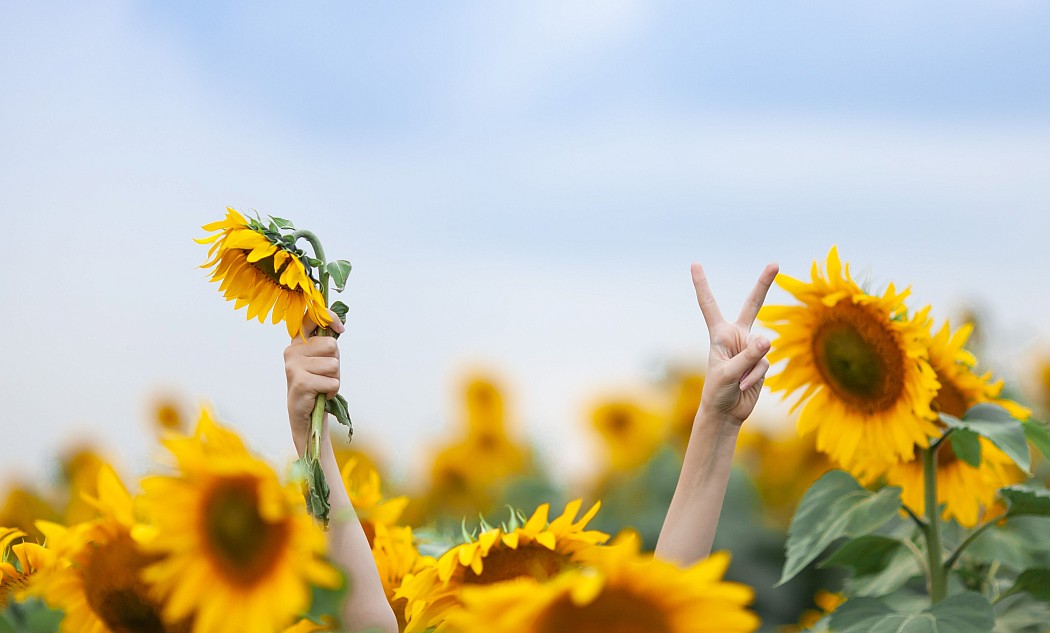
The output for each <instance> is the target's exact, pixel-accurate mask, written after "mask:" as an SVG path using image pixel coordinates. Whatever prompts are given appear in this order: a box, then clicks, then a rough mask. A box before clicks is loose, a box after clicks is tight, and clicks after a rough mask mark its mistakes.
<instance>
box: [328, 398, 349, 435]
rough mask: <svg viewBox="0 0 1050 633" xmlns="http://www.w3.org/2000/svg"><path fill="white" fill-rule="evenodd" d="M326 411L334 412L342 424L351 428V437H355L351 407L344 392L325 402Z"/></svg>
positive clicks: (333, 414) (334, 415)
mask: <svg viewBox="0 0 1050 633" xmlns="http://www.w3.org/2000/svg"><path fill="white" fill-rule="evenodd" d="M324 408H325V411H327V412H328V413H330V414H332V416H333V417H335V419H336V420H338V421H339V423H340V424H342V425H344V426H346V427H347V428H348V429H349V432H348V433H349V439H350V440H352V439H354V424H353V422H351V421H350V408H349V406H348V405H347V402H346V398H344V397H343V396H342V394H338V393H337V394H335V397H334V398H330V399H329V400H327V401H326V402H325V403H324Z"/></svg>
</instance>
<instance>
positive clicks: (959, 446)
mask: <svg viewBox="0 0 1050 633" xmlns="http://www.w3.org/2000/svg"><path fill="white" fill-rule="evenodd" d="M978 438H979V436H978V435H977V434H976V433H974V432H973V431H970V430H967V429H955V430H954V431H952V434H951V436H950V437H949V438H948V441H949V442H951V444H952V452H953V453H955V456H956V457H958V458H959V459H961V460H963V461H964V462H966V463H967V464H969V465H971V466H973V467H974V468H977V467H978V466H980V465H981V441H980V439H978Z"/></svg>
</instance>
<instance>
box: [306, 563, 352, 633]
mask: <svg viewBox="0 0 1050 633" xmlns="http://www.w3.org/2000/svg"><path fill="white" fill-rule="evenodd" d="M349 593H350V583H349V582H348V579H347V576H346V574H345V573H343V572H342V571H340V572H339V586H337V587H333V588H331V589H329V588H325V587H312V588H311V591H310V610H309V611H307V612H306V613H305V614H303V617H304V618H306V619H308V620H310V621H311V622H313V623H315V624H323V623H324V619H325V618H330V619H332V620H334V621H335V624H336V628H337V629H338V628H342V626H343V619H342V616H343V603H344V602H346V596H347V595H348V594H349Z"/></svg>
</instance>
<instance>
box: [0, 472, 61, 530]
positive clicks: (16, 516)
mask: <svg viewBox="0 0 1050 633" xmlns="http://www.w3.org/2000/svg"><path fill="white" fill-rule="evenodd" d="M61 516H62V514H61V513H60V512H59V511H58V510H56V509H55V507H54V506H53V505H52V504H51V502H50V501H49V500H47V499H45V498H44V497H43V496H42V495H41V494H40V493H38V492H37V491H35V490H34V489H33V488H32V487H30V486H28V485H23V484H17V483H16V484H14V485H12V486H11V487H10V488H9V489H8V491H7V495H6V497H5V498H4V502H3V504H0V525H4V526H8V527H15V528H18V529H20V530H22V531H23V532H25V533H26V534H28V535H29V538H30V539H31V540H33V541H41V540H43V537H44V535H43V534H42V533H41V532H40V530H38V529H37V527H36V522H37V521H59V520H61Z"/></svg>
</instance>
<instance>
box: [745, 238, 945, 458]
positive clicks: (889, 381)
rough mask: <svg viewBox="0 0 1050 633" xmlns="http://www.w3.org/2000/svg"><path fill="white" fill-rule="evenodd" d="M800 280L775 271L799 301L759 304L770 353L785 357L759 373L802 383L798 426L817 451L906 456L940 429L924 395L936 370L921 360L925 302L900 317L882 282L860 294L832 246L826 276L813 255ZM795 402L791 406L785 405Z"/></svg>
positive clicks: (773, 358) (894, 295) (780, 385)
mask: <svg viewBox="0 0 1050 633" xmlns="http://www.w3.org/2000/svg"><path fill="white" fill-rule="evenodd" d="M811 277H812V280H811V282H810V283H805V282H803V281H799V280H796V279H792V278H791V277H788V276H786V275H783V274H781V275H777V283H778V284H779V285H780V287H782V288H784V289H785V290H787V291H788V292H790V293H791V294H792V295H794V296H795V298H796V299H798V300H799V301H801V302H802V305H799V306H765V307H763V308H762V311H761V312H760V313H759V317H760V318H761V319H762V320H763V321H764V322H765V324H766V325H767V326H768V327H770V328H771V329H772V330H774V331H775V332H776V333H777V335H778V336H777V338H776V340H775V341H774V342H773V349H772V351H770V353H769V356H768V358H769V362H771V363H776V362H778V361H781V360H786V361H787V363H786V365H785V366H784V368H783V369H782V370H781V371H780V372H779V373H777V374H776V375H773V376H770V377H769V378H767V379H766V385H767V386H769V388H770V389H771V390H773V391H784V392H785V393H784V397H785V398H786V397H787V396H789V395H790V394H792V393H794V392H795V391H797V390H799V389H801V390H803V391H802V395H801V396H800V397H799V399H798V401H797V402H796V404H795V405H794V406H795V407H798V406H799V405H802V404H805V406H804V408H803V409H802V413H801V415H800V417H799V421H798V430H799V433H801V434H803V435H804V434H808V433H812V432H815V433H816V437H817V440H816V443H817V450H819V451H821V452H823V453H827V454H828V455H830V456H831V458H832V459H833V460H835V461H836V462H837V463H839V464H841V465H842V466H843V467H845V468H847V469H854V468H855V467H856V465H857V464H858V462H859V461H861V460H866V459H873V460H877V461H882V462H887V463H888V462H897V461H907V460H910V459H912V458H913V449H914V447H915V446H920V447H926V446H928V445H929V439H928V438H929V437H931V436H937V435H940V430H939V429H938V428H937V425H936V424H935V423H934V420H935V418H936V414H935V413H934V411H933V409H932V408H931V406H930V404H931V403H932V402H933V398H934V396H935V395H936V393H937V387H938V385H937V379H936V377H935V375H934V372H933V369H932V368H931V367H930V364H929V362H928V360H927V345H928V340H929V330H928V327H927V316H926V311H923V312H920V313H918V314H915V315H914V316H912V317H909V316H908V314H907V310H906V308H905V305H904V299H905V298H906V297H907V296H908V294H909V291H908V290H903V291H901V292H897V290H896V289H895V288H894V286H893V284H890V285H889V287H888V288H887V289H886V292H885V293H884V294H883V295H882V296H878V295H872V294H868V293H867V292H865V291H864V290H862V289H861V288H860V287H859V286H858V285H857V283H856V282H854V281H853V279H852V278H851V276H850V272H849V265H848V264H847V265H846V266H845V267H843V265H842V262H841V261H840V259H839V255H838V250H837V248H835V247H832V248H831V251H830V252H829V253H828V260H827V276H826V277H825V276H824V275H823V274H822V273H821V271H820V269H819V267H818V265H817V263H816V262H813V268H812V272H811ZM793 408H794V407H793Z"/></svg>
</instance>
